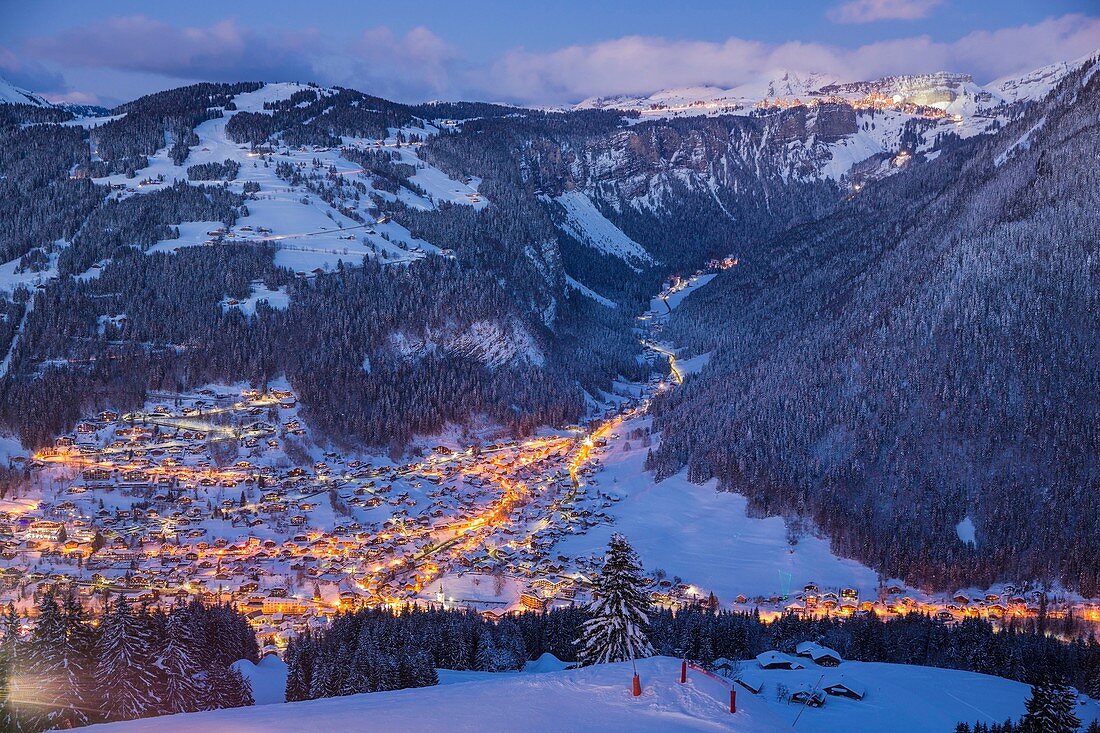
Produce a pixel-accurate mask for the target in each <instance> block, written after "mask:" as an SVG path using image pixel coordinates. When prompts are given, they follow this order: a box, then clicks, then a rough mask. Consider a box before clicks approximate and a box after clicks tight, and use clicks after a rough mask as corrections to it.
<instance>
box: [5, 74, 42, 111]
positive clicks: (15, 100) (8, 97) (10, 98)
mask: <svg viewBox="0 0 1100 733" xmlns="http://www.w3.org/2000/svg"><path fill="white" fill-rule="evenodd" d="M0 104H33V105H34V106H35V107H52V106H53V105H52V104H50V103H49V102H47V101H46V100H45V99H43V98H42V97H40V96H38V95H37V94H35V93H33V92H28V91H27V90H26V89H20V88H19V87H17V86H15V85H14V84H12V83H11V82H10V81H8V80H7V79H4V78H2V77H0Z"/></svg>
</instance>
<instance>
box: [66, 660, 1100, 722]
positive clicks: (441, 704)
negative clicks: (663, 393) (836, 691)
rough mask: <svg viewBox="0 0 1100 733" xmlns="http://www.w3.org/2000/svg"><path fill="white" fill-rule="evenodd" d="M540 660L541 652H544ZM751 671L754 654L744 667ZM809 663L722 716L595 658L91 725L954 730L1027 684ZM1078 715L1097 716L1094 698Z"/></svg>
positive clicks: (663, 680)
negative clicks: (820, 694)
mask: <svg viewBox="0 0 1100 733" xmlns="http://www.w3.org/2000/svg"><path fill="white" fill-rule="evenodd" d="M540 661H541V660H540ZM742 665H743V668H746V669H747V668H750V667H752V666H754V665H755V662H752V661H746V662H743V663H742ZM808 667H809V668H808V669H805V670H794V671H786V670H753V672H752V674H753V675H758V678H759V679H761V680H763V682H764V688H763V689H762V690H761V692H760V694H759V695H751V694H749V693H748V692H747V691H746V690H744V689H742V688H740V687H738V694H737V708H738V712H737V713H736V714H730V712H729V687H728V683H724V682H723V681H721V680H717V679H711V678H708V677H705V676H702V675H700V674H697V673H695V672H692V673H690V675H689V677H688V682H687V683H686V684H680V682H679V674H680V661H679V660H678V659H672V658H669V657H653V658H650V659H642V660H639V661H638V663H637V669H638V674H639V676H640V678H641V682H642V695H641V697H640V698H634V697H632V696H631V694H630V683H631V675H632V667H631V664H630V663H628V662H626V663H618V664H606V665H596V666H593V667H587V668H583V669H578V670H565V671H548V672H544V673H538V674H531V673H522V672H520V673H498V674H491V673H446V672H444V673H443V674H442V675H441V677H442V678H443V679H444V680H445V681H446V683H445V684H440V685H437V686H434V687H427V688H419V689H409V690H397V691H394V692H376V693H371V694H365V695H350V696H346V697H334V698H328V699H324V700H312V701H308V702H298V703H284V704H281V705H262V706H257V707H251V708H237V709H232V710H216V711H211V712H203V713H190V714H184V715H174V716H170V717H163V718H147V719H143V720H134V721H128V722H124V723H109V724H106V725H99V726H92V727H90V728H89V729H88V730H89V733H208V732H209V731H225V732H226V733H260V732H261V731H262V732H263V733H322V732H324V733H329V732H330V731H351V730H372V731H393V730H399V731H405V732H407V733H419V732H421V731H423V732H425V733H426V732H428V731H433V732H434V731H452V732H454V733H463V732H468V733H475V732H478V733H479V732H481V731H497V732H499V733H511V732H512V731H516V732H518V731H523V732H524V733H542V732H545V733H561V732H562V731H569V732H570V733H573V732H577V733H584V732H587V731H592V732H593V733H596V732H599V733H620V732H621V733H669V732H674V731H685V732H689V731H708V732H713V731H724V730H728V731H739V732H740V733H774V731H779V730H789V729H790V728H791V724H792V722H793V721H794V719H795V717H796V716H798V715H799V713H800V712H801V717H800V719H799V721H798V727H797V729H798V730H801V731H808V732H810V733H859V732H862V731H874V730H884V729H890V730H903V731H950V730H953V729H954V726H955V724H956V723H957V722H959V721H963V720H965V721H969V722H974V721H983V722H986V723H993V722H1001V721H1003V720H1005V719H1006V718H1010V717H1011V718H1019V717H1020V716H1021V715H1022V714H1023V712H1024V700H1025V699H1026V698H1027V696H1028V693H1029V688H1028V687H1027V685H1024V684H1022V683H1019V682H1012V681H1009V680H1005V679H1001V678H998V677H991V676H988V675H982V674H975V673H971V672H960V671H956V670H946V669H933V668H930V667H913V666H904V665H896V664H875V663H860V662H845V663H843V664H841V666H840V667H839V668H837V669H834V670H826V669H822V668H819V667H816V666H815V665H813V664H812V663H808ZM836 679H844V680H847V681H850V682H852V683H853V684H854V685H859V686H862V687H864V688H865V689H866V696H865V697H864V699H863V700H850V699H846V698H840V697H829V698H828V699H827V702H826V704H825V705H824V707H822V708H819V709H814V708H807V709H805V710H803V709H802V707H801V706H799V705H789V704H787V703H785V702H779V701H777V700H776V696H775V689H776V686H777V685H779V684H784V685H786V686H787V687H788V688H789V689H791V690H797V689H798V688H799V687H801V686H803V685H806V686H813V685H815V684H817V683H818V680H822V683H823V684H828V683H829V682H831V681H833V680H836ZM1076 712H1077V714H1078V716H1079V717H1081V718H1082V720H1084V721H1086V724H1087V721H1089V720H1092V719H1094V718H1096V717H1097V716H1098V715H1100V711H1098V705H1097V704H1096V703H1095V702H1090V703H1088V704H1086V705H1079V706H1078V707H1077V710H1076Z"/></svg>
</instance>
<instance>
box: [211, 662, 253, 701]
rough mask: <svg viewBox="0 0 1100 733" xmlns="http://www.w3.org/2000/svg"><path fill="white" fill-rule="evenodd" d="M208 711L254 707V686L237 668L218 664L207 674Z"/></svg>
mask: <svg viewBox="0 0 1100 733" xmlns="http://www.w3.org/2000/svg"><path fill="white" fill-rule="evenodd" d="M206 697H207V701H206V705H205V707H206V709H208V710H217V709H219V708H243V707H247V706H249V705H254V704H255V700H254V699H253V697H252V685H250V684H249V683H248V680H246V679H245V678H244V675H242V674H241V673H240V672H239V671H238V670H237V668H236V667H227V666H225V665H221V664H216V665H214V667H213V668H212V669H210V670H208V671H207V673H206Z"/></svg>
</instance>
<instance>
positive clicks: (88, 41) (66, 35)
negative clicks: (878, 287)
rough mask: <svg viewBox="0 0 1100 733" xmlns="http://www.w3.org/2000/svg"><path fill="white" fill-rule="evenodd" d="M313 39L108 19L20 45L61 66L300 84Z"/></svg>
mask: <svg viewBox="0 0 1100 733" xmlns="http://www.w3.org/2000/svg"><path fill="white" fill-rule="evenodd" d="M318 41H319V38H318V37H317V34H316V33H314V32H312V31H309V30H305V31H294V32H282V33H278V34H264V33H261V32H258V31H255V30H251V29H248V28H244V27H242V26H241V25H240V24H238V23H237V21H235V20H223V21H221V22H218V23H215V24H213V25H209V26H205V27H199V26H174V25H170V24H168V23H164V22H162V21H159V20H155V19H153V18H149V17H147V16H143V15H135V16H126V17H116V18H109V19H106V20H103V21H100V22H98V23H93V24H91V25H88V26H83V27H79V28H73V29H70V30H66V31H62V32H60V33H57V34H55V35H52V36H39V37H37V38H32V39H30V40H29V41H27V43H26V49H27V51H28V52H29V53H31V54H32V55H34V56H36V57H38V58H42V59H45V60H48V61H51V62H54V63H56V64H60V65H62V66H83V67H93V68H107V69H116V70H123V71H135V72H144V73H151V74H160V75H164V76H170V77H174V78H177V79H189V80H190V79H207V80H212V81H227V80H232V81H240V80H244V79H261V80H270V79H283V80H285V79H302V80H304V79H306V78H308V77H309V76H310V75H311V73H312V67H311V66H310V65H309V64H308V63H303V60H304V54H305V53H308V52H311V51H313V50H315V47H316V45H317V43H318Z"/></svg>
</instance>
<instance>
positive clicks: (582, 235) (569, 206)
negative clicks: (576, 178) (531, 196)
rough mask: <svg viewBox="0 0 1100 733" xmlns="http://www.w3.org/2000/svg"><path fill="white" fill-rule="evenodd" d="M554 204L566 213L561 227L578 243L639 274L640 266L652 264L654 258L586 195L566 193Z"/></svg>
mask: <svg viewBox="0 0 1100 733" xmlns="http://www.w3.org/2000/svg"><path fill="white" fill-rule="evenodd" d="M553 201H554V202H555V203H557V204H559V205H560V206H561V209H562V211H563V212H564V217H563V218H562V219H561V221H560V222H558V227H559V228H561V230H562V231H564V232H565V233H566V234H568V235H569V236H571V237H573V238H574V239H576V240H577V241H578V242H582V243H584V244H587V245H588V246H590V247H592V248H594V249H597V250H599V251H600V252H603V253H604V254H609V255H611V256H613V257H618V258H619V259H621V260H623V261H624V262H626V263H627V264H628V265H630V267H631V268H633V269H634V270H636V271H637V270H640V268H639V265H650V264H653V258H652V257H650V256H649V253H648V252H646V251H645V249H644V248H643V247H642V245H640V244H638V243H637V242H635V241H634V240H633V239H631V238H630V237H628V236H627V235H626V234H625V233H623V231H622V230H621V229H619V228H618V227H617V226H615V225H614V224H613V223H611V221H610V220H609V219H608V218H607V217H606V216H604V215H603V214H601V213H600V210H599V209H597V208H596V205H595V204H593V203H592V200H591V199H590V198H588V196H586V195H585V194H583V193H581V192H580V191H566V192H565V193H563V194H562V195H560V196H556V197H554V199H553Z"/></svg>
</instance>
